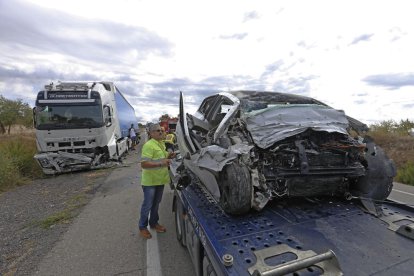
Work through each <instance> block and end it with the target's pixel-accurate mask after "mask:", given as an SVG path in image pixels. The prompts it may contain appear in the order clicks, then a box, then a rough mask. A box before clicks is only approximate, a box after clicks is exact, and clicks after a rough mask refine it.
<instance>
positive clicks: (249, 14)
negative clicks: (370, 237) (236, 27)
mask: <svg viewBox="0 0 414 276" xmlns="http://www.w3.org/2000/svg"><path fill="white" fill-rule="evenodd" d="M259 18H260V16H259V14H258V13H257V12H256V11H251V12H246V13H245V14H244V18H243V23H245V22H247V21H250V20H254V19H259Z"/></svg>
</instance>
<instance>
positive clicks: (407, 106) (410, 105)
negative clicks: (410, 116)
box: [402, 103, 414, 109]
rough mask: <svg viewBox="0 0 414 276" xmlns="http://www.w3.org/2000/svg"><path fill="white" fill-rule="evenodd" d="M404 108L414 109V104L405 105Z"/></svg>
mask: <svg viewBox="0 0 414 276" xmlns="http://www.w3.org/2000/svg"><path fill="white" fill-rule="evenodd" d="M402 107H403V108H405V109H413V108H414V103H407V104H403V105H402Z"/></svg>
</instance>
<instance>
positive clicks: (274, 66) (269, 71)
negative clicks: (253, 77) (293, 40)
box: [260, 59, 285, 79]
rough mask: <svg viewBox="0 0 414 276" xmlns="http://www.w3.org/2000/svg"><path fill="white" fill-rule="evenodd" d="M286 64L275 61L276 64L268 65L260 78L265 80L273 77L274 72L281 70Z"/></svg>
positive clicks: (281, 61)
mask: <svg viewBox="0 0 414 276" xmlns="http://www.w3.org/2000/svg"><path fill="white" fill-rule="evenodd" d="M284 64H285V63H284V61H283V60H281V59H279V60H277V61H275V62H274V63H271V64H269V65H267V66H266V68H265V71H264V72H263V73H262V75H261V77H260V78H261V79H264V78H266V77H267V76H270V75H272V74H273V73H274V72H276V71H278V70H280V69H281V68H282V66H283V65H284Z"/></svg>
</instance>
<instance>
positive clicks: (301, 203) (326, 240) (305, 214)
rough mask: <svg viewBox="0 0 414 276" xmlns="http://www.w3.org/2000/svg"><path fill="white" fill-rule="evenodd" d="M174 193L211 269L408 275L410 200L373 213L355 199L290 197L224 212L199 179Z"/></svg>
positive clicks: (412, 269)
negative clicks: (237, 212)
mask: <svg viewBox="0 0 414 276" xmlns="http://www.w3.org/2000/svg"><path fill="white" fill-rule="evenodd" d="M176 196H177V197H179V198H180V200H181V202H182V203H181V204H183V206H184V210H185V211H184V214H185V215H184V217H185V218H186V220H188V221H189V222H191V225H192V227H193V228H194V232H195V233H196V234H197V236H198V239H199V240H200V243H201V244H202V247H203V249H204V254H205V255H207V256H208V259H209V261H210V263H211V265H212V267H213V268H214V272H215V274H217V275H286V274H287V275H295V276H296V275H414V240H413V238H414V235H413V231H414V209H413V208H411V207H408V206H404V205H399V204H393V203H392V202H385V203H383V204H382V206H380V207H378V206H377V208H379V209H380V212H382V213H383V215H382V217H376V216H374V215H372V214H370V213H368V212H367V211H365V210H364V209H363V208H362V207H361V204H360V201H359V200H345V199H344V200H341V199H337V198H312V199H290V200H288V201H287V200H285V201H274V202H271V203H269V204H268V205H267V206H266V207H265V208H264V209H263V210H262V211H260V212H257V211H254V210H252V211H250V212H249V213H248V214H246V215H242V216H229V215H227V214H226V213H225V212H224V211H223V210H222V209H221V207H220V206H219V205H218V204H217V203H216V202H215V200H214V199H213V198H212V197H211V196H210V195H209V194H208V193H207V192H206V191H205V190H204V188H203V187H202V186H201V185H200V184H197V183H194V182H193V183H192V184H190V185H189V186H188V187H187V188H185V189H183V190H182V191H177V192H176ZM187 240H189V238H187ZM189 246H190V245H189V241H187V247H189ZM189 250H190V255H191V249H190V247H189ZM206 270H208V269H206V267H204V271H206ZM204 274H207V275H215V274H209V273H204Z"/></svg>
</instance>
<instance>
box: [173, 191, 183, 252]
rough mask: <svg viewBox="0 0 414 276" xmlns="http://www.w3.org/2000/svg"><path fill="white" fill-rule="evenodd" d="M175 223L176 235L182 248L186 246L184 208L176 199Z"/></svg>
mask: <svg viewBox="0 0 414 276" xmlns="http://www.w3.org/2000/svg"><path fill="white" fill-rule="evenodd" d="M174 221H175V234H176V237H177V240H178V241H179V242H180V244H181V245H182V246H185V239H184V221H183V207H182V205H181V203H180V202H179V200H177V199H176V198H175V212H174Z"/></svg>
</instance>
